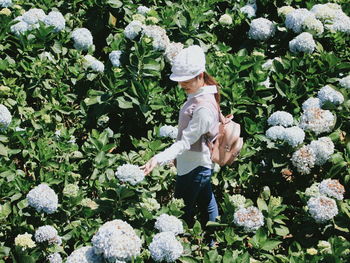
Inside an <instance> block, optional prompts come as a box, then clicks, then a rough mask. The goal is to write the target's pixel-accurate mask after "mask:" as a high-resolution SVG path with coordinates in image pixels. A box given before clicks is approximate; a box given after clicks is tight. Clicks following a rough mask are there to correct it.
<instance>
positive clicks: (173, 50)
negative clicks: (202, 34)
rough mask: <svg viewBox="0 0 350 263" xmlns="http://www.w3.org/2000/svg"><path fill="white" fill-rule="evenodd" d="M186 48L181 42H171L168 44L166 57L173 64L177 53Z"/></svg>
mask: <svg viewBox="0 0 350 263" xmlns="http://www.w3.org/2000/svg"><path fill="white" fill-rule="evenodd" d="M183 48H184V45H183V44H182V43H180V42H171V43H169V44H168V45H167V46H166V49H165V58H166V59H167V60H168V61H169V62H170V64H171V65H172V64H173V63H174V59H175V57H176V55H177V54H179V53H180V51H181V50H182V49H183Z"/></svg>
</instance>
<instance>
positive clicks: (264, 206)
mask: <svg viewBox="0 0 350 263" xmlns="http://www.w3.org/2000/svg"><path fill="white" fill-rule="evenodd" d="M257 204H258V208H259V210H261V211H263V210H265V211H267V210H268V208H267V204H266V202H265V200H264V199H262V198H258V200H257Z"/></svg>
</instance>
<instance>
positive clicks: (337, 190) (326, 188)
mask: <svg viewBox="0 0 350 263" xmlns="http://www.w3.org/2000/svg"><path fill="white" fill-rule="evenodd" d="M318 188H319V190H320V193H321V194H322V195H327V196H329V197H333V198H335V199H337V200H343V198H344V193H345V188H344V186H343V185H342V184H340V183H339V181H338V180H336V179H325V180H323V181H322V182H321V183H320V185H319V186H318Z"/></svg>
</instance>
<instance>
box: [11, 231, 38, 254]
mask: <svg viewBox="0 0 350 263" xmlns="http://www.w3.org/2000/svg"><path fill="white" fill-rule="evenodd" d="M15 245H16V246H19V247H22V250H25V249H26V248H33V247H35V242H34V241H33V240H32V235H31V234H28V233H27V232H26V233H24V234H22V235H17V236H16V238H15Z"/></svg>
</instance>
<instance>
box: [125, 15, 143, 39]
mask: <svg viewBox="0 0 350 263" xmlns="http://www.w3.org/2000/svg"><path fill="white" fill-rule="evenodd" d="M142 26H143V24H142V23H141V22H140V21H138V20H134V21H131V22H130V23H129V24H128V25H127V26H126V27H125V29H124V35H125V37H127V38H129V39H134V38H135V37H136V36H137V35H138V34H139V33H140V32H141V30H142Z"/></svg>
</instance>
